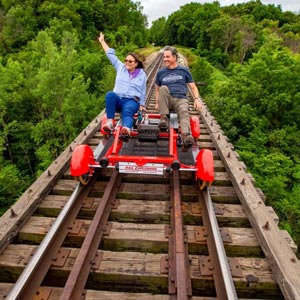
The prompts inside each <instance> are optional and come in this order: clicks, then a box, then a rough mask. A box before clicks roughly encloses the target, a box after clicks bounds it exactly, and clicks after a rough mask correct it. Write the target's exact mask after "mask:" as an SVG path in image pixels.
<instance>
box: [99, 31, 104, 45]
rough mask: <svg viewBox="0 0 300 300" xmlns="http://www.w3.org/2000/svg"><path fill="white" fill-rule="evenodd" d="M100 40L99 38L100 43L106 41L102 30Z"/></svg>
mask: <svg viewBox="0 0 300 300" xmlns="http://www.w3.org/2000/svg"><path fill="white" fill-rule="evenodd" d="M98 40H99V42H100V43H102V42H104V34H103V33H102V32H100V35H99V37H98Z"/></svg>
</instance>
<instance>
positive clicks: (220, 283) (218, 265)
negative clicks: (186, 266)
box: [198, 189, 238, 300]
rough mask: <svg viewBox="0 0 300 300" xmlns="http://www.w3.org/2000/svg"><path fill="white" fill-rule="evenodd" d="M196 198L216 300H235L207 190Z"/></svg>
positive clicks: (233, 287)
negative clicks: (211, 268) (210, 262)
mask: <svg viewBox="0 0 300 300" xmlns="http://www.w3.org/2000/svg"><path fill="white" fill-rule="evenodd" d="M198 198H199V201H200V204H201V207H202V219H203V225H204V227H205V230H206V233H207V235H208V236H207V246H208V252H209V255H210V258H211V261H212V263H213V277H214V281H215V290H216V293H217V299H220V300H237V299H238V297H237V294H236V289H235V286H234V282H233V278H232V275H231V272H230V267H229V264H228V260H227V256H226V252H225V249H224V245H223V241H222V237H221V234H220V229H219V225H218V221H217V218H216V214H215V211H214V207H213V204H212V200H211V197H210V193H209V189H205V190H204V191H199V194H198Z"/></svg>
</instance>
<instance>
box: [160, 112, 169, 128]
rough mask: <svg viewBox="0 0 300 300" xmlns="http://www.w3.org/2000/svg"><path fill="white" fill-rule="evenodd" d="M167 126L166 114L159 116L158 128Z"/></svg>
mask: <svg viewBox="0 0 300 300" xmlns="http://www.w3.org/2000/svg"><path fill="white" fill-rule="evenodd" d="M168 127H169V119H168V117H167V116H165V115H163V116H161V117H160V120H159V123H158V128H159V129H161V130H166V129H168Z"/></svg>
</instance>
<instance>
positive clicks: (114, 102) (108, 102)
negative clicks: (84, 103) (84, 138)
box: [105, 92, 122, 120]
mask: <svg viewBox="0 0 300 300" xmlns="http://www.w3.org/2000/svg"><path fill="white" fill-rule="evenodd" d="M105 106H106V115H107V119H108V120H112V119H114V117H115V113H116V112H117V111H121V107H122V102H121V99H120V97H119V96H118V95H117V94H116V93H114V92H108V93H107V94H106V96H105Z"/></svg>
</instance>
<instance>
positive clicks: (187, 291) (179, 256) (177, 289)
mask: <svg viewBox="0 0 300 300" xmlns="http://www.w3.org/2000/svg"><path fill="white" fill-rule="evenodd" d="M179 187H180V181H179V173H178V171H174V172H173V177H172V194H171V235H170V237H169V294H170V295H171V299H177V300H188V299H190V297H191V296H192V286H191V279H190V273H189V272H190V270H189V257H188V249H187V244H186V239H185V234H184V225H183V218H182V211H181V197H180V188H179Z"/></svg>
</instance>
